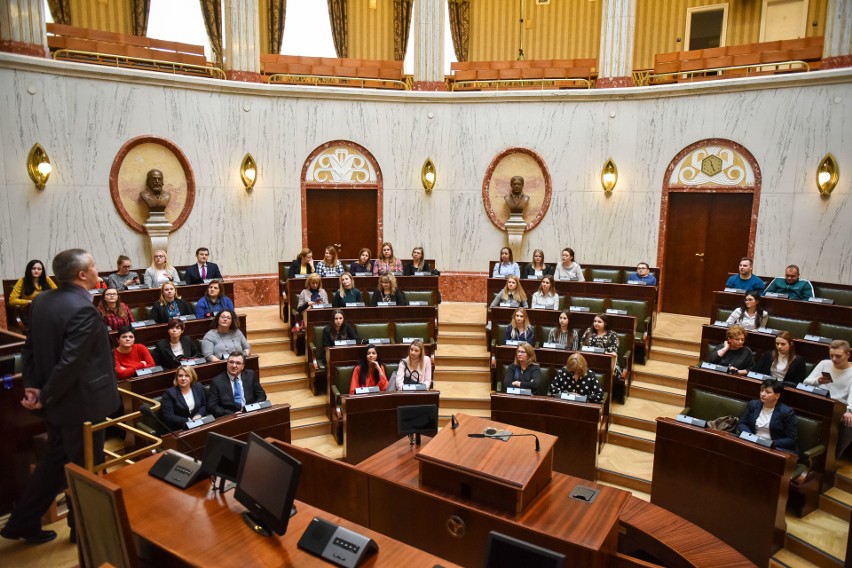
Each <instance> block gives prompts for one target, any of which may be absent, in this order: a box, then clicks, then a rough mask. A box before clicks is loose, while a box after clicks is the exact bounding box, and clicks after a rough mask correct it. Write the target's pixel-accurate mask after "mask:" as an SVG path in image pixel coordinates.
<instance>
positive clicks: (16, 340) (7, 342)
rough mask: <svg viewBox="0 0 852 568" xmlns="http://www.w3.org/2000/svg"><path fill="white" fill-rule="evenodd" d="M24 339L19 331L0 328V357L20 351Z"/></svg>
mask: <svg viewBox="0 0 852 568" xmlns="http://www.w3.org/2000/svg"><path fill="white" fill-rule="evenodd" d="M26 340H27V338H26V337H25V336H23V335H21V334H20V333H15V332H13V331H6V330H5V329H0V357H5V356H7V355H15V354H17V353H20V352H21V348H22V347H23V346H24V342H25V341H26Z"/></svg>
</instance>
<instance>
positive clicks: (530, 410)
mask: <svg viewBox="0 0 852 568" xmlns="http://www.w3.org/2000/svg"><path fill="white" fill-rule="evenodd" d="M602 415H603V410H602V408H601V405H600V404H593V403H582V402H571V401H568V400H560V399H557V398H550V397H545V396H515V395H510V394H500V393H492V394H491V419H492V420H496V421H497V422H505V423H506V424H513V425H515V426H520V427H522V428H527V429H529V430H535V431H537V432H545V433H547V434H550V435H552V436H556V438H557V440H556V446H555V447H554V449H553V470H554V471H558V472H560V473H564V474H567V475H573V476H575V477H582V478H583V479H590V480H592V481H594V480H595V478H596V477H597V458H598V452H597V439H598V428H599V425H600V422H601V418H602Z"/></svg>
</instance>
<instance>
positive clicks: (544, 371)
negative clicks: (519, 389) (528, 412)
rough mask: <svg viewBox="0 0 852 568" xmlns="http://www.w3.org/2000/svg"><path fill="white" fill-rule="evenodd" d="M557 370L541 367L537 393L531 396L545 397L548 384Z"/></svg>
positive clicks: (548, 387)
mask: <svg viewBox="0 0 852 568" xmlns="http://www.w3.org/2000/svg"><path fill="white" fill-rule="evenodd" d="M556 371H557V369H554V368H553V367H545V366H544V365H542V366H541V382H540V383H539V385H538V392H536V393H533V394H540V395H546V394H547V391H548V390H549V389H550V382H551V381H552V380H553V378H554V377H555V376H556Z"/></svg>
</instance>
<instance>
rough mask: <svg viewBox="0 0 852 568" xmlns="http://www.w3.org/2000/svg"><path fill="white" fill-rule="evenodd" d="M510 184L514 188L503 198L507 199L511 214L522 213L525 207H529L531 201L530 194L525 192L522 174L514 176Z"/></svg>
mask: <svg viewBox="0 0 852 568" xmlns="http://www.w3.org/2000/svg"><path fill="white" fill-rule="evenodd" d="M509 186H510V187H511V188H512V190H511V191H510V192H509V193H507V194H506V195H505V196H504V197H503V199H505V200H506V205H507V206H508V207H509V213H510V214H511V215H515V214H518V215H520V214H522V213H523V212H524V209H526V208H527V205H529V202H530V196H529V195H527V194H526V193H524V178H523V177H521V176H514V177H513V178H512V179H511V180H510V182H509Z"/></svg>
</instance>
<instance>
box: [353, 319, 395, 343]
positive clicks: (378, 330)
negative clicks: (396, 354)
mask: <svg viewBox="0 0 852 568" xmlns="http://www.w3.org/2000/svg"><path fill="white" fill-rule="evenodd" d="M355 331H356V332H357V333H358V337H360V338H361V342H362V343H369V342H370V341H369V340H371V339H378V338H387V339H390V338H391V334H390V324H389V323H356V324H355ZM365 339H366V340H367V341H366V342H365V341H364V340H365Z"/></svg>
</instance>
